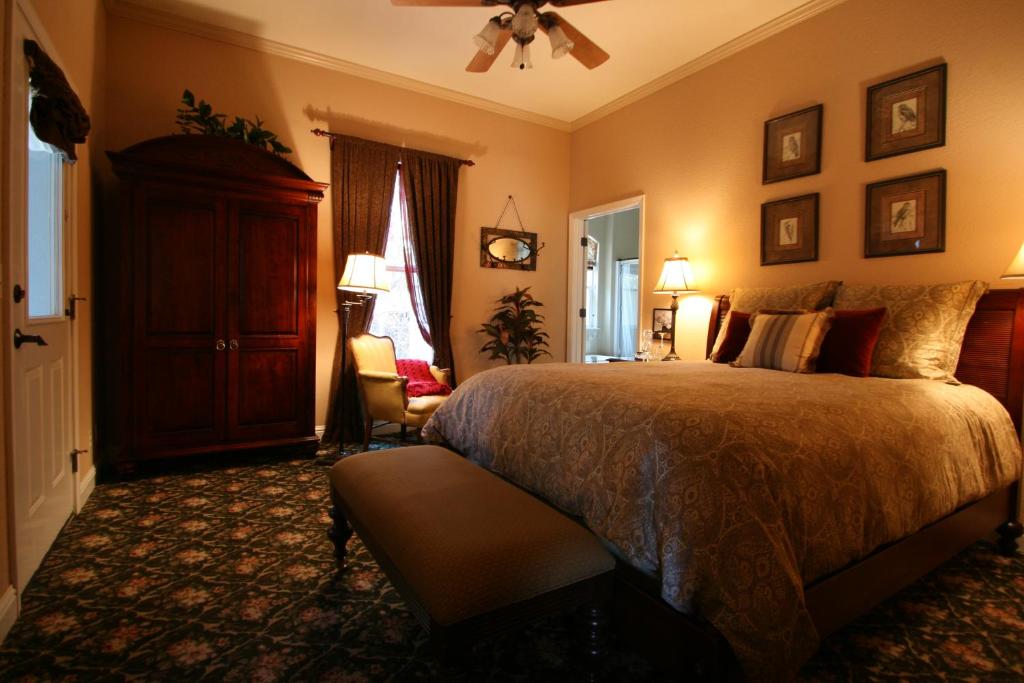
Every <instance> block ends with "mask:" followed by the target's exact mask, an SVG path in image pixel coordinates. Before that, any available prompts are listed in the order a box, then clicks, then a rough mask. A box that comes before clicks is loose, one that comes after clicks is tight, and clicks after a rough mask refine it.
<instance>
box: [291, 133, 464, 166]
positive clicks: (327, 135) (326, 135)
mask: <svg viewBox="0 0 1024 683" xmlns="http://www.w3.org/2000/svg"><path fill="white" fill-rule="evenodd" d="M310 132H311V133H312V134H313V135H316V136H317V137H321V138H344V137H349V136H347V135H342V134H341V133H332V132H331V131H329V130H324V129H322V128H314V129H313V130H311V131H310ZM457 161H458V162H459V163H460V164H462V165H464V166H476V162H475V161H473V160H472V159H458V160H457Z"/></svg>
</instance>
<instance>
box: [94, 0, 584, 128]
mask: <svg viewBox="0 0 1024 683" xmlns="http://www.w3.org/2000/svg"><path fill="white" fill-rule="evenodd" d="M104 5H105V6H106V8H107V12H108V13H110V14H112V15H114V16H118V17H122V18H125V19H130V20H132V21H138V22H142V23H145V24H150V25H152V26H157V27H159V28H164V29H170V30H172V31H179V32H181V33H188V34H191V35H194V36H199V37H200V38H206V39H208V40H214V41H217V42H220V43H227V44H228V45H234V46H236V47H242V48H246V49H249V50H255V51H256V52H263V53H265V54H270V55H276V56H278V57H284V58H285V59H292V60H295V61H297V62H303V63H305V64H312V65H313V66H319V67H321V68H324V69H328V70H330V71H338V72H340V73H343V74H347V75H349V76H356V77H358V78H364V79H367V80H370V81H376V82H377V83H383V84H385V85H390V86H394V87H396V88H402V89H403V90H410V91H412V92H416V93H419V94H421V95H429V96H431V97H437V98H439V99H442V100H447V101H449V102H455V103H456V104H462V105H466V106H468V107H474V108H476V109H482V110H484V111H488V112H491V113H492V114H500V115H502V116H508V117H510V118H514V119H519V120H522V121H527V122H529V123H535V124H538V125H541V126H547V127H548V128H554V129H555V130H560V131H564V132H568V131H569V129H570V124H569V122H568V121H563V120H561V119H557V118H554V117H551V116H544V115H543V114H537V113H535V112H531V111H526V110H525V109H518V108H516V107H512V106H509V105H506V104H499V103H498V102H493V101H491V100H487V99H484V98H482V97H475V96H473V95H467V94H466V93H461V92H458V91H457V90H452V89H450V88H444V87H441V86H439V85H431V84H430V83H424V82H423V81H418V80H416V79H414V78H407V77H406V76H399V75H398V74H393V73H389V72H387V71H381V70H380V69H374V68H372V67H368V66H363V65H361V64H355V63H353V62H349V61H346V60H344V59H338V58H337V57H331V56H329V55H325V54H322V53H319V52H314V51H312V50H304V49H302V48H300V47H295V46H293V45H288V44H285V43H279V42H277V41H275V40H270V39H268V38H261V37H259V36H254V35H251V34H249V33H243V32H241V31H235V30H233V29H228V28H222V27H220V26H214V25H213V24H208V23H206V22H202V21H197V20H195V19H189V18H187V17H182V16H179V15H176V14H173V13H171V12H166V11H163V10H159V9H155V8H152V7H147V6H144V5H139V4H137V3H135V2H133V0H104Z"/></svg>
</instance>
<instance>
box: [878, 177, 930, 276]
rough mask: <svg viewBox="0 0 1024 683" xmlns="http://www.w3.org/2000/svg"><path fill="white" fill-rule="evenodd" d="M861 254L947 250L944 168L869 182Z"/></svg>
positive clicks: (902, 253) (922, 252) (901, 254)
mask: <svg viewBox="0 0 1024 683" xmlns="http://www.w3.org/2000/svg"><path fill="white" fill-rule="evenodd" d="M865 201H866V205H865V209H864V215H865V225H864V257H865V258H874V257H876V256H905V255H907V254H927V253H929V252H936V251H945V250H946V171H945V170H941V169H940V170H938V171H930V172H928V173H922V174H920V175H911V176H903V177H901V178H892V179H891V180H883V181H881V182H877V183H872V184H870V185H868V189H867V193H866V200H865Z"/></svg>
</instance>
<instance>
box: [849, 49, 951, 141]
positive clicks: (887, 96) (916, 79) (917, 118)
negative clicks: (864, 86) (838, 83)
mask: <svg viewBox="0 0 1024 683" xmlns="http://www.w3.org/2000/svg"><path fill="white" fill-rule="evenodd" d="M867 99H868V112H867V126H868V129H867V135H866V145H865V150H864V160H865V161H874V160H875V159H884V158H886V157H891V156H896V155H898V154H909V153H911V152H919V151H921V150H922V149H930V148H932V147H942V146H943V145H945V144H946V65H945V64H939V65H938V66H933V67H929V68H927V69H921V70H920V71H915V72H914V73H911V74H907V75H905V76H900V77H899V78H894V79H892V80H889V81H885V82H884V83H878V84H877V85H872V86H871V87H869V88H868V98H867Z"/></svg>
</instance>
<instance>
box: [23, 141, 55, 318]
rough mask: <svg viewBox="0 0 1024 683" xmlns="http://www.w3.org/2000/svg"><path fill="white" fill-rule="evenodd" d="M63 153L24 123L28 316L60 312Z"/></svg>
mask: <svg viewBox="0 0 1024 683" xmlns="http://www.w3.org/2000/svg"><path fill="white" fill-rule="evenodd" d="M63 199H64V157H63V155H62V154H61V153H60V152H59V151H57V150H56V149H54V148H53V147H51V146H50V145H48V144H46V143H45V142H43V141H42V140H40V139H39V138H37V137H36V134H35V131H33V130H32V125H31V124H29V126H28V263H27V266H28V268H27V270H28V277H27V280H28V282H27V283H26V287H27V288H28V316H29V318H49V317H54V316H60V315H63V313H64V276H63V273H64V254H63V253H62V249H61V245H62V244H63V243H64V242H63V234H62V233H63V228H64V221H63V216H64V201H63Z"/></svg>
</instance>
